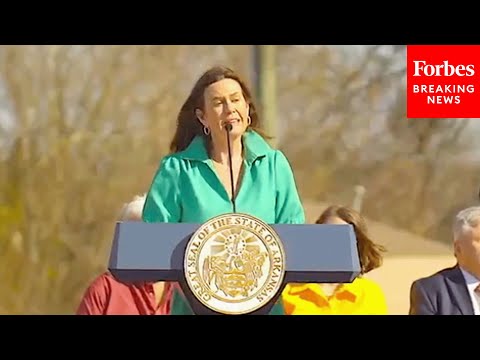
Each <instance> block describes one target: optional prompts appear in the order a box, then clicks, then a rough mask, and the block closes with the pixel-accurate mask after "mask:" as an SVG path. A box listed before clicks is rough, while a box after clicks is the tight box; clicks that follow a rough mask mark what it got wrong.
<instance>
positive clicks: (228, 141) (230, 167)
mask: <svg viewBox="0 0 480 360" xmlns="http://www.w3.org/2000/svg"><path fill="white" fill-rule="evenodd" d="M232 128H233V127H232V124H226V125H225V130H226V132H227V146H228V162H229V170H230V185H231V191H232V198H231V201H232V206H233V212H234V213H236V212H237V206H236V204H235V185H234V183H233V165H232V148H231V145H230V131H232Z"/></svg>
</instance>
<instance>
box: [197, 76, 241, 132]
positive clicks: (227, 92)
mask: <svg viewBox="0 0 480 360" xmlns="http://www.w3.org/2000/svg"><path fill="white" fill-rule="evenodd" d="M204 101H205V102H204V111H203V112H202V111H197V114H196V115H197V118H198V119H199V121H200V122H201V123H202V125H203V126H204V127H207V128H208V129H209V130H210V133H211V136H212V140H213V141H214V142H215V141H218V140H221V139H222V138H224V137H225V125H226V124H227V123H229V124H231V125H232V130H231V132H230V135H231V136H232V138H235V137H239V136H242V135H243V133H244V132H245V130H246V129H247V127H248V125H249V123H250V119H249V117H248V112H249V105H248V103H247V101H246V99H245V97H244V96H243V91H242V87H241V86H240V84H239V83H238V82H237V81H235V80H233V79H223V80H220V81H217V82H216V83H213V84H211V85H210V86H209V87H207V88H206V89H205V93H204Z"/></svg>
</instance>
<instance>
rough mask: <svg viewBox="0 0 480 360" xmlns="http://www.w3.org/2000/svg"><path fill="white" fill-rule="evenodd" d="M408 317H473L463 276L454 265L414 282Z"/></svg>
mask: <svg viewBox="0 0 480 360" xmlns="http://www.w3.org/2000/svg"><path fill="white" fill-rule="evenodd" d="M409 314H410V315H474V311H473V305H472V300H471V298H470V295H469V294H468V288H467V284H466V283H465V279H464V277H463V274H462V272H461V270H460V268H459V267H458V265H455V266H453V267H451V268H447V269H443V270H441V271H439V272H437V273H435V274H433V275H431V276H428V277H425V278H421V279H418V280H415V281H414V282H413V283H412V286H411V288H410V311H409Z"/></svg>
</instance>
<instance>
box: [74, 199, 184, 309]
mask: <svg viewBox="0 0 480 360" xmlns="http://www.w3.org/2000/svg"><path fill="white" fill-rule="evenodd" d="M144 202H145V196H144V195H143V196H136V197H135V198H134V199H133V200H132V201H131V202H130V203H128V204H126V205H124V207H123V209H122V213H121V216H120V221H142V209H143V205H144ZM175 286H178V285H175V283H170V282H163V281H160V282H155V283H149V282H142V283H122V282H120V281H119V280H117V279H116V278H115V277H114V276H113V275H112V274H111V273H110V272H109V271H105V272H104V273H102V274H100V275H99V276H97V277H96V278H95V279H94V280H93V281H92V283H91V284H90V285H89V286H88V287H87V289H86V291H85V293H84V295H83V297H82V299H81V301H80V304H79V306H78V309H77V311H76V314H77V315H168V314H170V306H171V299H172V294H173V288H174V287H175Z"/></svg>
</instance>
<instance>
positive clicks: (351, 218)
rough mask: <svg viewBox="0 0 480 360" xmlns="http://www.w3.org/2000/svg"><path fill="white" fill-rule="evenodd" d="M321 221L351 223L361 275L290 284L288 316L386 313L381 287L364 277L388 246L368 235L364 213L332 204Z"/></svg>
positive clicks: (378, 263) (286, 297) (286, 299)
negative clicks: (342, 281) (342, 280)
mask: <svg viewBox="0 0 480 360" xmlns="http://www.w3.org/2000/svg"><path fill="white" fill-rule="evenodd" d="M316 223H317V224H351V225H352V226H353V228H354V231H355V235H356V237H357V244H358V245H357V246H358V252H359V257H360V265H361V274H360V276H359V277H357V278H356V279H355V280H354V281H353V282H352V283H345V284H295V283H294V284H288V285H287V286H286V287H285V290H284V291H283V293H282V298H283V301H284V304H285V311H286V313H287V314H288V315H386V314H387V305H386V301H385V295H384V293H383V291H382V289H381V288H380V286H379V285H378V284H377V283H375V282H374V281H372V280H369V279H366V278H365V277H363V275H364V274H366V273H368V272H369V271H371V270H373V269H376V268H378V267H379V266H381V264H382V260H383V257H382V252H384V251H385V249H384V248H383V247H382V246H381V245H378V244H375V243H374V242H373V241H372V240H371V239H370V238H369V235H368V231H367V226H366V223H365V220H364V219H363V218H362V216H361V215H360V214H359V213H358V212H356V211H355V210H353V209H351V208H349V207H345V206H330V207H329V208H327V209H326V210H325V211H324V212H323V213H322V214H321V215H320V217H319V218H318V220H317V221H316Z"/></svg>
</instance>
